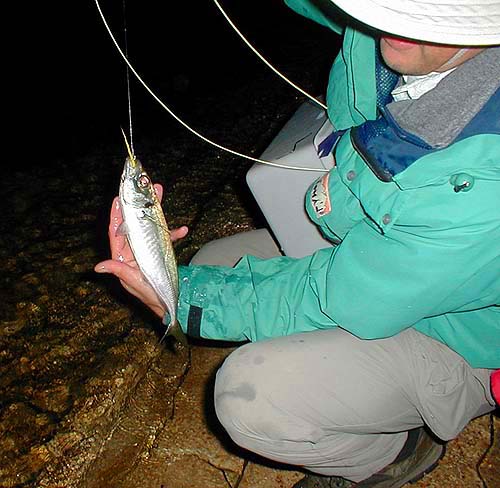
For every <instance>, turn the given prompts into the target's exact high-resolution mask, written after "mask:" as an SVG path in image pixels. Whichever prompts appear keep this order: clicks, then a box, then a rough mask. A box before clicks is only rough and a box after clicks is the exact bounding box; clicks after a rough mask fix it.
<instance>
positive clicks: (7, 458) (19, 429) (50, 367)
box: [0, 34, 500, 488]
mask: <svg viewBox="0 0 500 488" xmlns="http://www.w3.org/2000/svg"><path fill="white" fill-rule="evenodd" d="M299 41H300V43H299ZM320 41H321V36H319V35H316V34H314V35H313V34H311V37H310V38H306V39H301V40H297V43H298V44H297V45H292V47H293V49H292V52H293V55H292V57H291V64H292V65H293V68H294V73H295V74H296V75H297V76H300V78H301V80H302V83H303V85H304V86H305V87H306V88H308V89H310V90H317V89H319V87H318V86H317V84H316V81H315V80H317V78H318V74H324V73H320V71H321V69H322V68H321V66H324V62H323V64H321V63H317V64H315V63H313V64H312V65H311V63H310V62H309V63H306V64H303V63H305V61H304V56H302V53H303V51H302V50H303V49H306V48H308V43H310V45H312V46H313V47H314V45H315V43H316V44H317V43H319V42H320ZM287 42H288V43H290V42H293V39H290V38H288V40H287ZM287 46H288V47H290V45H289V44H288V45H287ZM309 47H310V46H309ZM323 61H324V60H323ZM189 83H190V78H189V75H183V74H181V75H179V76H178V77H177V78H176V82H175V83H174V84H173V85H172V84H171V85H169V86H170V87H171V88H172V86H173V88H174V89H175V90H177V91H178V93H181V94H182V96H179V98H181V99H182V98H183V97H184V99H185V100H186V104H187V105H186V106H187V107H189V112H188V116H189V117H190V118H191V120H193V121H195V122H196V124H197V127H198V129H200V130H201V131H202V132H203V133H204V134H205V135H207V136H209V137H212V138H214V139H216V140H218V141H220V142H223V143H224V144H226V145H228V146H230V147H232V148H235V149H239V150H243V151H245V152H247V153H249V154H253V155H258V154H259V153H260V152H261V151H262V150H263V149H264V148H265V147H266V144H267V143H268V142H269V141H270V140H271V139H272V137H273V135H274V134H275V133H276V131H277V130H278V129H279V128H280V127H281V126H282V125H283V123H284V122H285V121H286V120H287V118H288V117H289V116H290V115H291V113H292V112H293V111H294V110H295V109H296V108H297V106H298V105H299V104H300V103H301V101H302V100H301V99H300V98H297V97H296V96H295V94H294V93H292V92H291V90H289V89H287V88H283V85H281V84H280V82H279V81H277V80H276V78H274V77H273V75H270V74H268V73H267V72H260V71H257V73H256V74H254V75H253V76H252V77H251V78H249V79H248V80H246V81H245V80H241V79H239V80H238V83H237V84H235V85H234V86H233V87H232V89H231V91H230V93H225V94H224V96H221V92H220V90H219V91H217V90H214V92H213V93H211V94H208V95H207V94H206V93H205V94H203V96H201V95H196V96H194V95H192V92H190V91H189V86H188V85H189ZM277 85H278V86H279V88H276V89H273V90H272V91H270V89H269V87H270V86H273V87H276V86H277ZM188 95H189V97H188ZM197 96H198V97H199V98H196V97H197ZM188 98H189V103H188V101H187V100H188ZM143 110H144V111H145V112H147V110H146V109H143ZM138 113H139V115H138V118H141V116H142V118H143V120H144V114H142V115H141V111H140V110H139V111H138ZM98 116H105V114H98ZM162 117H164V118H165V120H164V119H162V118H161V117H157V118H156V119H155V121H154V122H149V123H148V124H144V123H143V132H142V134H140V135H139V136H138V138H137V140H136V141H135V147H136V152H137V153H138V154H139V156H140V158H141V159H142V161H143V163H144V165H145V166H146V167H147V168H148V170H149V172H150V174H151V176H152V177H153V179H154V180H156V181H159V182H162V183H163V184H164V187H165V194H166V196H165V201H164V208H165V209H166V213H167V218H168V220H169V222H170V224H171V225H172V226H178V225H181V224H187V225H188V226H189V227H190V229H191V232H190V234H189V236H188V237H187V238H186V239H185V240H184V241H183V242H182V243H180V244H178V245H177V247H176V250H177V254H178V258H179V262H181V263H187V262H188V261H189V258H190V257H191V256H192V255H193V253H194V252H195V251H196V250H197V249H198V248H199V246H200V245H202V244H203V243H204V242H207V241H209V240H211V239H214V238H217V237H220V236H224V235H229V234H233V233H235V232H239V231H242V230H247V229H251V228H255V227H258V226H261V225H263V219H262V217H261V216H260V214H259V212H258V210H257V209H256V207H255V204H254V202H253V200H252V198H251V196H250V195H249V192H248V190H247V189H246V186H245V183H244V176H245V173H246V170H247V169H248V167H249V166H250V164H251V163H248V162H246V161H245V160H241V159H237V158H234V157H233V156H231V155H227V154H225V153H221V152H220V151H217V150H215V149H212V148H210V147H208V146H206V145H204V144H203V143H200V142H198V141H196V140H195V139H194V138H193V136H191V135H190V134H188V133H187V132H186V131H184V130H183V129H181V128H180V127H178V126H176V125H174V124H172V123H171V122H170V120H168V122H167V121H166V120H167V118H168V116H167V115H166V114H165V115H162ZM79 129H80V130H83V132H84V134H85V129H84V128H82V127H79ZM146 129H147V130H146ZM94 132H95V131H94ZM94 132H93V131H89V132H88V133H90V134H94ZM96 141H97V139H96ZM99 141H100V142H95V143H94V142H92V141H91V142H89V141H88V139H87V140H86V141H85V143H84V142H82V141H78V144H76V148H75V144H73V145H72V151H62V152H61V154H60V155H58V156H57V158H55V159H54V160H51V161H47V162H46V163H45V162H44V164H38V165H33V164H28V161H25V164H23V161H22V159H23V158H22V157H21V162H20V164H19V165H13V166H12V167H11V169H10V172H9V174H8V176H7V177H5V176H4V178H2V179H0V194H1V195H2V199H3V207H4V209H5V210H4V212H3V215H2V219H0V296H1V297H2V306H1V308H0V487H5V488H7V487H26V488H28V487H29V488H32V487H44V488H49V487H50V488H56V487H57V488H62V487H64V488H66V487H67V488H71V487H75V488H76V487H78V488H100V487H116V488H132V487H141V488H160V487H164V488H237V487H238V488H259V487H266V488H270V487H276V488H278V487H282V488H289V487H291V486H292V485H293V483H294V482H295V481H296V480H298V479H299V478H300V477H301V476H302V475H303V473H301V472H300V471H296V470H293V469H291V468H289V467H287V466H281V465H275V464H272V463H269V462H267V461H265V460H263V459H259V458H256V457H254V456H252V455H250V454H249V453H247V452H242V451H241V450H239V449H238V448H237V447H236V446H235V445H234V444H232V443H231V441H230V440H229V439H228V438H227V437H226V435H225V433H224V432H223V431H222V430H221V428H220V426H219V425H218V423H217V420H216V418H215V416H214V412H213V407H212V401H211V388H212V383H213V377H214V372H215V371H216V369H217V367H218V366H219V364H220V363H221V362H222V361H223V360H224V358H225V357H226V356H227V354H229V353H230V352H231V351H232V350H233V349H234V347H235V346H234V345H231V344H219V343H203V342H201V341H200V342H191V343H190V345H189V346H188V347H184V348H182V347H174V346H173V345H172V344H171V343H166V344H160V343H159V338H160V337H161V334H162V329H161V326H160V324H158V321H157V320H156V319H155V318H154V317H152V316H151V315H150V314H149V313H148V312H147V311H146V310H144V308H143V307H142V306H141V305H140V304H139V303H137V302H136V301H134V300H132V299H131V298H130V297H129V296H127V295H126V293H125V292H123V290H122V289H121V288H120V286H119V285H118V284H117V283H116V281H115V280H114V279H112V277H107V276H101V275H96V274H95V273H94V272H93V271H92V269H93V266H94V264H95V263H96V262H97V261H99V260H101V259H103V258H104V257H105V256H107V252H108V250H107V248H106V221H107V213H108V208H109V205H110V202H111V199H112V197H113V195H114V194H115V193H116V191H117V185H118V181H119V175H120V172H121V168H122V164H123V159H124V156H125V152H124V148H123V147H122V144H121V141H120V135H119V132H118V130H117V131H116V135H113V137H112V138H109V137H107V134H105V137H101V139H100V140H99ZM20 153H21V154H22V153H23V148H21V150H20ZM499 460H500V421H499V419H498V417H495V416H485V417H482V418H480V419H477V420H476V421H474V422H472V423H471V425H470V426H469V427H468V428H467V429H466V430H465V431H464V432H463V433H462V434H461V435H460V437H459V438H458V439H456V440H454V441H452V442H450V443H449V446H448V451H447V454H446V456H445V457H444V458H443V460H442V461H441V463H440V465H439V467H438V468H437V469H436V470H435V471H434V472H433V473H431V474H430V475H428V476H426V477H425V478H424V479H422V480H421V481H419V482H418V483H417V484H416V485H414V486H416V487H435V488H437V487H439V488H443V487H447V488H476V487H477V488H498V487H499V486H500V482H499V480H500V468H499V464H500V463H499Z"/></svg>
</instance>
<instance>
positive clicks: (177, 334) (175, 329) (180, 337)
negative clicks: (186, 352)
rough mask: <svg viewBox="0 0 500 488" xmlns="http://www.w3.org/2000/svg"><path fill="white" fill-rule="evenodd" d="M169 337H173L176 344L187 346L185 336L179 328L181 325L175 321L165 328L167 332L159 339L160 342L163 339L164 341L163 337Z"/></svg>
mask: <svg viewBox="0 0 500 488" xmlns="http://www.w3.org/2000/svg"><path fill="white" fill-rule="evenodd" d="M170 335H171V336H174V339H175V340H176V341H177V342H180V343H181V344H182V345H183V346H187V345H188V342H187V337H186V334H184V332H183V330H182V328H181V324H179V322H178V321H177V319H176V320H174V321H173V322H172V323H170V324H169V326H168V327H167V331H166V332H165V334H164V335H163V337H162V338H161V341H160V342H162V341H163V339H165V337H167V336H170Z"/></svg>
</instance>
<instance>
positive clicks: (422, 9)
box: [332, 0, 500, 46]
mask: <svg viewBox="0 0 500 488" xmlns="http://www.w3.org/2000/svg"><path fill="white" fill-rule="evenodd" d="M332 1H333V3H335V4H336V5H338V6H339V7H340V8H341V9H342V10H344V11H345V12H347V13H348V14H349V15H350V16H351V17H354V18H355V19H357V20H359V21H361V22H363V23H364V24H367V25H369V26H371V27H374V28H375V29H379V30H381V31H384V32H388V33H390V34H395V35H397V36H401V37H406V38H409V39H417V40H420V41H429V42H435V43H439V44H453V45H459V46H487V45H496V44H500V1H499V0H332Z"/></svg>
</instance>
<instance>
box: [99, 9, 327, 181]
mask: <svg viewBox="0 0 500 488" xmlns="http://www.w3.org/2000/svg"><path fill="white" fill-rule="evenodd" d="M94 1H95V4H96V6H97V10H98V12H99V15H100V16H101V19H102V21H103V23H104V26H105V27H106V30H107V31H108V34H109V36H110V37H111V40H112V41H113V44H114V45H115V47H116V49H117V50H118V52H119V53H120V56H121V57H122V58H123V60H124V61H125V63H127V66H128V67H129V68H130V71H131V72H132V73H133V75H134V76H135V77H136V78H137V80H138V81H139V82H140V83H141V85H142V86H143V87H144V88H145V89H146V91H147V92H148V93H149V94H150V95H151V96H152V97H153V98H154V99H155V100H156V101H157V102H158V103H159V104H160V105H161V106H162V107H163V109H164V110H166V111H167V112H168V113H169V114H170V116H171V117H173V118H174V119H175V120H176V121H177V122H178V123H179V124H181V125H182V126H183V127H184V128H185V129H187V130H188V131H189V132H191V133H192V134H194V135H195V136H196V137H198V138H199V139H201V140H202V141H204V142H206V143H208V144H210V145H212V146H214V147H216V148H217V149H221V150H222V151H226V152H228V153H230V154H233V155H234V156H239V157H240V158H245V159H248V160H250V161H254V162H256V163H260V164H267V165H268V166H274V167H277V168H283V169H293V170H299V171H315V172H321V173H325V172H326V171H327V170H326V169H325V168H306V167H302V166H289V165H285V164H279V163H274V162H272V161H265V160H263V159H259V158H254V157H253V156H249V155H247V154H243V153H240V152H238V151H235V150H234V149H230V148H228V147H225V146H222V145H221V144H218V143H217V142H215V141H212V140H211V139H208V138H207V137H205V136H204V135H203V134H201V133H200V132H198V131H197V130H195V129H193V128H192V127H191V126H189V125H188V124H187V123H186V122H184V121H183V120H182V119H181V118H180V117H179V116H178V115H177V114H175V113H174V111H173V110H172V109H171V108H170V107H168V106H167V105H166V104H165V103H164V102H163V101H162V100H161V99H160V98H159V97H158V96H157V95H156V93H154V92H153V90H152V89H151V88H150V87H149V86H148V85H147V84H146V82H145V81H144V80H143V79H142V78H141V76H140V75H139V73H137V71H136V70H135V68H134V67H133V66H132V64H131V63H130V61H129V60H128V58H127V56H126V55H125V53H124V52H123V50H122V49H121V47H120V45H119V44H118V42H117V41H116V38H115V36H114V35H113V32H112V31H111V28H110V27H109V25H108V22H107V21H106V18H105V17H104V14H103V12H102V10H101V6H100V4H99V0H94Z"/></svg>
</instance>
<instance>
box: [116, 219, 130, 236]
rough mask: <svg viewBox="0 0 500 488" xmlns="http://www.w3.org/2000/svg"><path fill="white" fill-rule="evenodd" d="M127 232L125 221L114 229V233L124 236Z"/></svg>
mask: <svg viewBox="0 0 500 488" xmlns="http://www.w3.org/2000/svg"><path fill="white" fill-rule="evenodd" d="M127 234H128V227H127V224H126V223H125V222H122V223H121V224H120V225H119V226H118V227H117V229H116V232H115V235H117V236H126V235H127Z"/></svg>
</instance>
